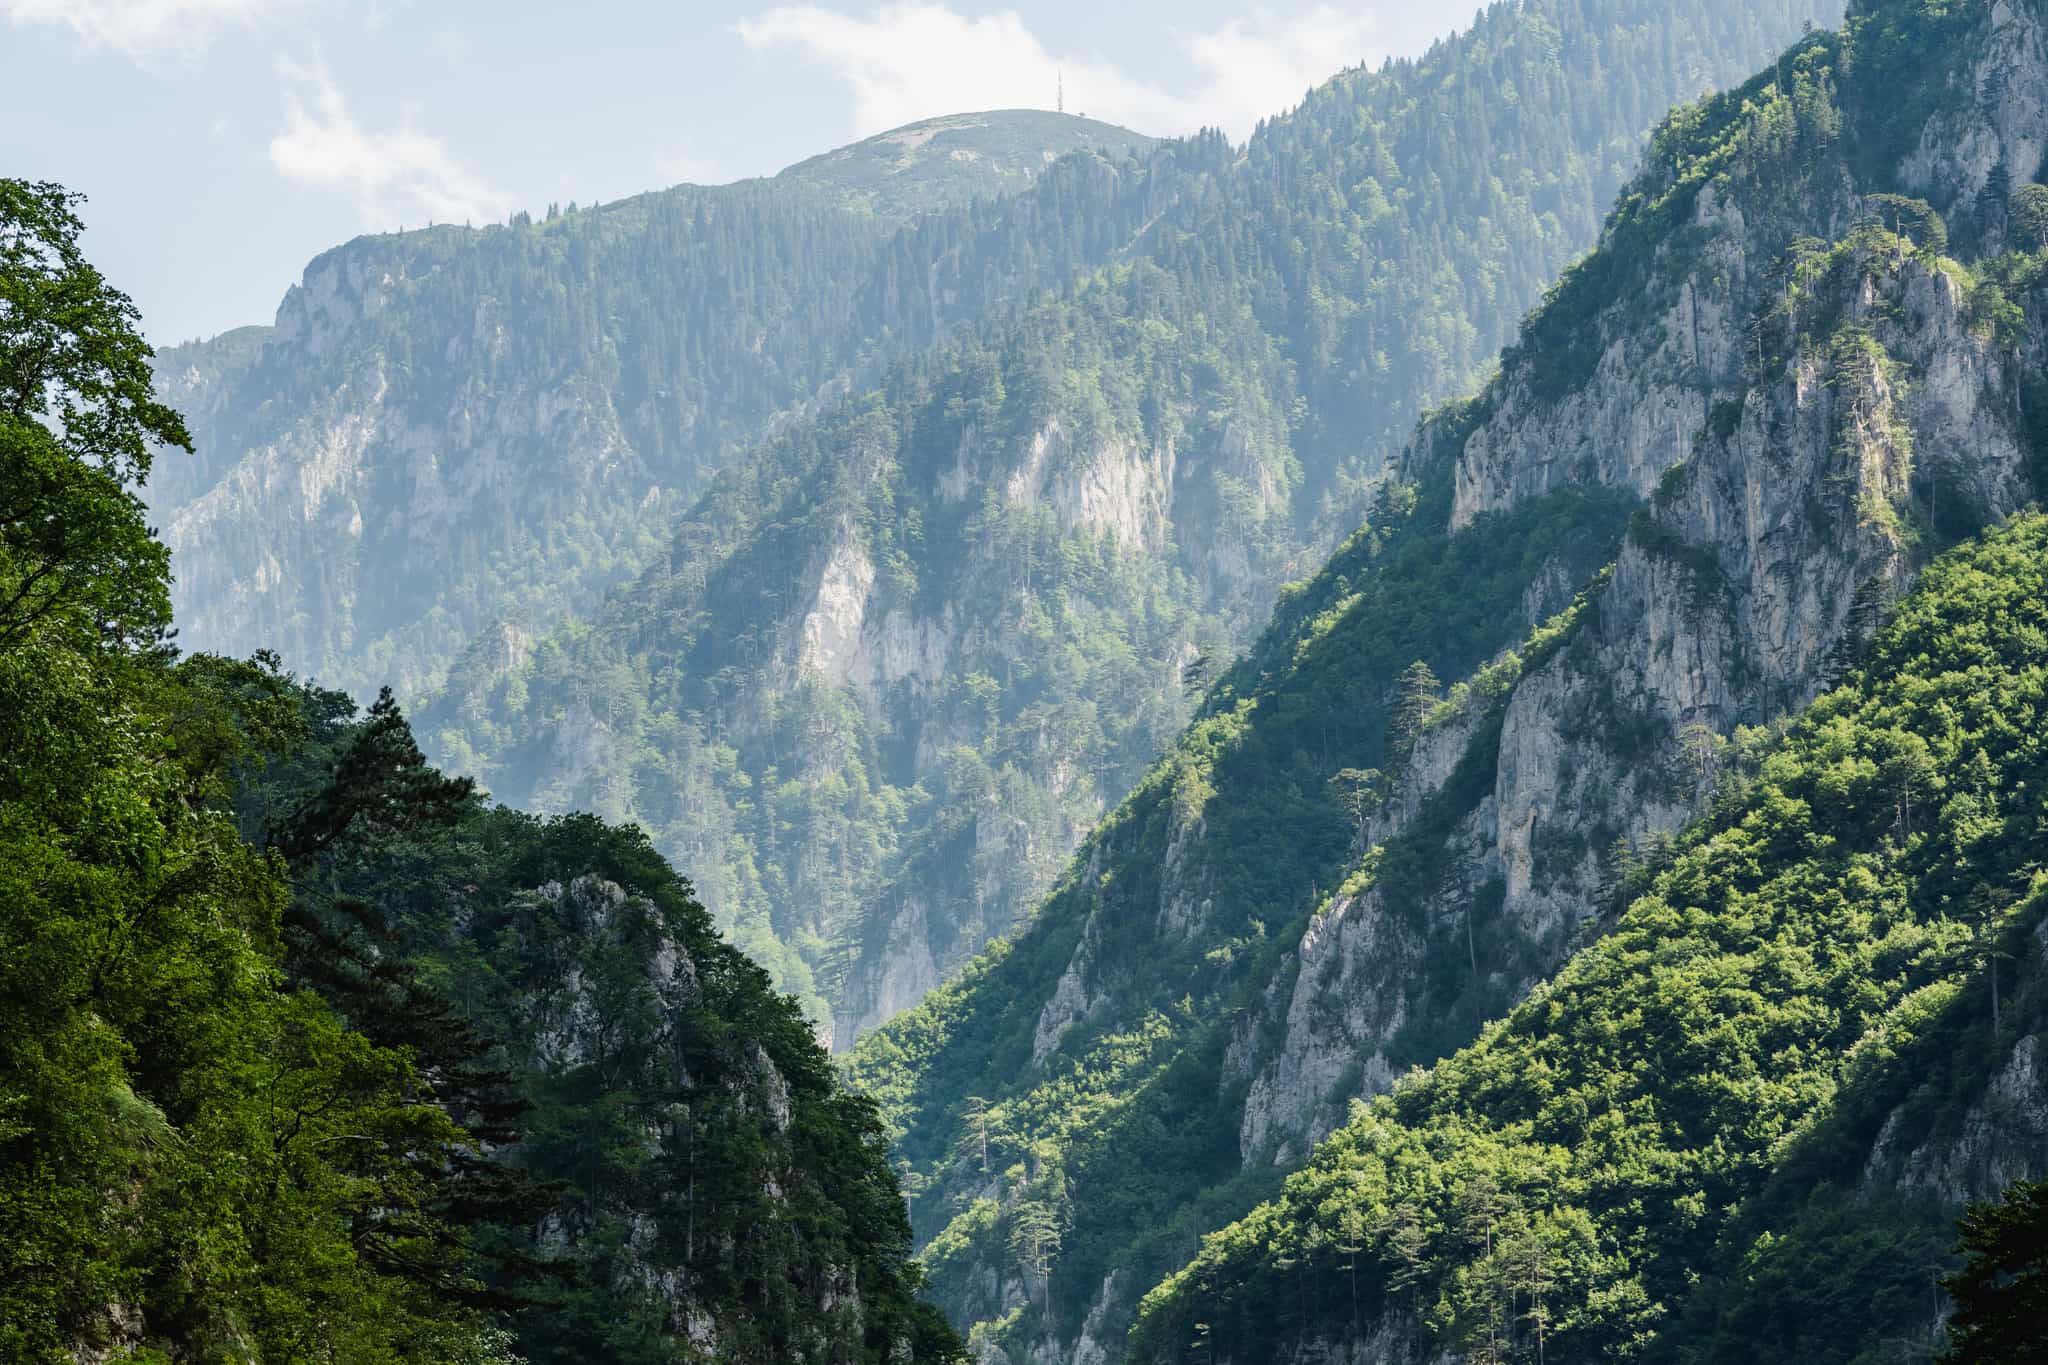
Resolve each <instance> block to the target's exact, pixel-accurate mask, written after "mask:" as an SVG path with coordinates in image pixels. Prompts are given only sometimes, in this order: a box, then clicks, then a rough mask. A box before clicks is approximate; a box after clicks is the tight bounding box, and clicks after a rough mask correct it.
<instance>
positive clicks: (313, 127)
mask: <svg viewBox="0 0 2048 1365" xmlns="http://www.w3.org/2000/svg"><path fill="white" fill-rule="evenodd" d="M278 69H279V71H280V72H281V73H282V74H283V75H284V77H285V78H286V80H287V81H288V82H290V83H291V86H292V88H291V89H290V90H289V91H288V92H287V94H286V96H285V128H284V131H283V132H281V133H279V134H278V135H277V136H276V137H274V138H272V139H271V140H270V164H271V165H272V166H274V167H276V168H277V170H278V172H279V173H280V174H282V175H284V176H285V177H287V178H288V179H291V180H296V181H299V182H301V183H303V184H309V185H328V186H334V187H337V188H340V189H345V190H347V191H349V192H350V193H352V194H353V195H354V196H355V198H356V203H357V205H358V207H359V208H360V209H361V211H362V214H363V219H364V221H365V222H366V223H368V224H369V225H371V226H375V227H393V226H397V225H399V224H402V223H408V222H409V223H415V224H417V223H421V222H424V221H432V222H436V223H461V222H474V221H490V220H493V219H497V218H501V217H503V216H504V215H505V214H506V213H507V212H508V211H509V210H510V208H511V206H512V201H511V198H510V197H509V196H508V195H506V194H504V193H502V192H500V191H498V190H495V189H493V188H492V187H491V186H490V185H488V184H487V183H485V182H484V181H483V180H482V179H481V178H480V177H479V176H477V175H476V174H475V173H473V172H472V171H470V170H468V169H467V168H466V167H464V166H463V165H462V164H461V163H460V162H459V161H457V160H456V159H455V157H454V155H453V154H452V153H451V152H450V151H449V150H448V147H447V144H446V143H444V142H442V141H441V139H440V138H437V137H433V136H430V135H429V134H426V133H423V132H420V131H419V130H418V129H416V128H412V127H402V128H399V129H396V130H394V131H391V132H384V133H372V132H365V131H364V130H363V129H362V128H361V127H360V126H358V125H357V123H356V121H355V118H354V117H353V116H352V115H351V114H350V113H349V111H348V104H347V102H346V101H345V100H344V99H343V98H342V95H341V91H340V90H338V89H336V88H335V85H334V82H333V81H332V80H330V79H329V78H328V75H327V72H326V70H325V69H324V68H321V67H317V66H316V67H314V68H313V69H311V70H308V69H306V68H304V67H301V66H299V65H297V64H296V63H293V62H288V61H287V62H281V63H279V66H278Z"/></svg>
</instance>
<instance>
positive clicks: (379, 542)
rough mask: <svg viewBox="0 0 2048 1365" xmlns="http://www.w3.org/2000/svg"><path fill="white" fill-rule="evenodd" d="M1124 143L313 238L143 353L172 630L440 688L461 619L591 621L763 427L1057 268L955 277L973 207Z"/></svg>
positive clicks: (923, 141)
mask: <svg viewBox="0 0 2048 1365" xmlns="http://www.w3.org/2000/svg"><path fill="white" fill-rule="evenodd" d="M1146 143H1147V140H1146V139H1144V138H1141V137H1138V136H1137V135H1136V134H1129V133H1123V132H1122V131H1121V130H1117V129H1112V128H1110V127H1108V126H1107V125H1104V124H1097V123H1091V122H1088V121H1086V120H1081V119H1074V118H1067V117H1064V116H1061V115H1038V114H1031V113H1004V114H988V115H980V116H975V118H974V119H966V118H963V119H956V120H951V121H942V122H941V123H934V124H922V125H917V126H915V127H913V128H910V129H905V130H901V131H900V132H898V133H893V134H885V135H883V136H882V137H880V138H876V139H871V140H870V141H868V142H866V143H862V144H859V145H858V146H856V147H853V148H848V149H846V150H845V151H844V152H842V153H834V154H831V155H829V156H827V157H823V158H819V159H817V160H815V161H812V162H807V163H805V164H804V165H802V166H798V167H793V168H791V170H790V171H789V172H787V173H785V174H784V175H782V176H778V177H775V178H772V179H766V180H752V181H744V182H741V183H739V184H736V185H729V186H721V187H716V188H702V187H697V186H688V185H685V186H679V187H677V188H675V189H671V190H666V191H662V192H659V193H654V194H646V195H640V196H638V197H635V198H631V199H626V200H621V201H619V202H617V203H613V204H605V205H600V206H595V207H590V208H584V209H578V208H576V206H575V205H573V204H572V205H570V206H569V209H568V210H567V211H566V212H563V211H559V210H557V209H555V208H550V210H549V212H548V215H547V217H546V218H545V219H544V220H543V221H540V222H534V221H532V220H531V219H530V218H529V217H528V215H526V214H524V213H521V214H517V215H514V217H513V218H512V219H511V221H510V222H508V223H504V224H496V225H492V226H487V227H483V228H470V227H459V228H458V227H451V226H441V227H429V228H427V229H424V230H420V231H413V232H404V233H396V234H389V235H384V236H376V237H364V238H359V239H357V240H356V241H353V242H350V243H349V244H347V245H345V246H342V247H338V248H336V249H335V250H333V251H330V252H327V253H325V254H324V255H322V256H320V257H319V258H317V259H315V260H314V261H313V262H312V263H311V264H310V265H308V266H307V268H306V273H305V277H304V279H303V280H302V282H301V283H300V284H298V285H296V286H294V287H293V288H292V289H291V290H290V291H289V292H288V293H287V294H286V296H285V299H284V301H283V302H282V303H281V304H280V305H279V308H278V314H277V319H276V322H275V323H274V324H273V325H272V326H270V327H268V328H241V329H238V330H236V331H234V332H230V333H228V334H227V335H225V336H223V337H220V338H217V339H216V340H214V341H210V342H202V343H196V344H193V345H188V346H180V347H174V348H168V349H166V350H164V351H163V352H162V353H161V354H160V355H158V357H157V360H156V370H157V376H158V383H159V390H160V392H161V394H162V396H163V397H164V398H165V400H166V401H168V402H170V403H172V404H173V405H175V406H176V407H178V408H179V409H180V410H181V411H183V412H184V413H186V414H187V416H188V419H189V420H190V422H191V424H192V431H193V434H194V438H195V443H196V445H197V448H198V450H199V452H200V458H198V459H197V460H194V461H189V462H187V463H185V464H183V465H182V466H181V465H177V464H174V463H173V464H166V465H165V466H164V467H163V468H161V469H160V470H159V471H158V474H157V477H156V479H155V480H154V482H153V483H152V486H151V489H150V498H151V502H152V506H153V509H154V510H155V512H156V514H157V516H158V517H159V519H160V520H161V522H162V525H163V527H164V535H165V539H166V541H167V542H168V543H169V544H170V545H171V547H172V548H173V550H174V551H176V552H177V554H178V556H179V563H180V570H179V576H178V584H177V589H176V592H177V610H178V615H179V619H180V621H181V622H182V629H183V630H184V632H185V636H186V638H187V640H188V641H190V642H191V643H193V644H194V645H196V646H198V647H200V648H208V649H219V650H224V651H226V652H229V653H235V654H242V653H247V652H248V651H249V650H252V649H255V648H258V647H268V648H275V649H277V650H279V651H281V652H282V653H283V654H284V656H285V657H286V658H287V659H288V660H289V661H290V662H291V663H292V664H293V665H294V666H296V667H300V668H304V669H306V670H309V671H310V672H312V673H314V674H315V675H317V676H319V677H321V678H323V679H325V680H327V681H329V682H332V683H335V684H338V685H342V686H345V687H347V688H350V689H352V690H353V691H355V692H357V693H358V694H368V693H372V692H374V691H375V689H376V687H377V686H379V685H380V684H381V683H383V682H386V681H389V682H393V683H395V684H397V685H398V686H400V687H401V689H403V690H404V691H405V692H406V693H407V694H408V695H419V694H421V693H423V692H425V691H428V690H430V689H432V688H434V687H437V686H439V684H440V683H441V681H442V679H443V677H444V675H445V673H446V670H447V668H448V666H449V664H450V663H451V662H452V660H453V659H454V658H455V657H456V656H458V655H459V654H460V653H461V651H462V650H463V648H464V647H465V646H466V645H467V643H468V642H469V641H470V639H471V638H472V637H473V636H475V635H477V634H478V633H479V632H481V631H483V630H485V628H487V627H491V626H494V625H497V624H498V623H501V622H503V623H506V628H508V629H512V630H515V631H519V632H523V633H527V634H531V633H534V632H536V631H538V630H540V629H542V628H544V627H545V626H546V625H547V624H548V623H550V622H553V621H555V620H558V619H560V618H561V617H562V616H563V615H564V614H565V613H574V612H576V611H578V610H581V609H584V608H587V607H590V606H592V605H594V604H595V603H596V602H597V600H598V599H599V598H600V597H601V595H602V593H603V591H604V589H605V588H607V587H608V586H611V585H613V584H615V583H618V582H620V581H621V580H623V579H626V578H628V577H629V576H630V575H631V574H632V573H633V572H634V571H636V570H637V569H639V568H640V567H641V566H642V565H643V564H644V563H645V562H646V561H647V559H648V558H649V557H650V556H651V554H652V553H653V552H654V551H655V550H657V549H658V548H659V547H660V545H661V542H662V538H663V534H664V532H665V529H666V527H667V526H668V524H669V523H670V522H671V521H672V520H673V519H674V518H675V517H676V515H677V514H678V513H680V512H681V511H682V510H684V509H686V508H687V507H688V506H689V505H690V502H691V501H692V499H693V498H694V497H695V496H696V495H697V494H698V493H699V492H700V491H701V490H702V489H703V487H704V484H705V481H706V480H707V478H708V477H709V475H710V474H711V473H713V472H714V471H716V470H717V469H718V468H720V467H722V466H723V465H725V464H726V463H728V462H730V460H731V459H732V458H733V457H734V455H735V454H736V453H737V452H738V451H740V450H742V449H744V448H746V447H748V446H750V445H752V444H753V443H754V442H756V441H757V440H758V439H759V438H760V437H761V436H762V435H763V434H764V433H765V432H767V431H768V430H770V429H771V428H772V427H773V426H774V425H775V424H777V423H778V422H784V421H787V420H789V419H790V418H791V417H792V416H793V415H795V414H799V413H802V412H803V411H805V410H806V409H808V408H810V407H813V406H815V405H817V404H819V403H820V402H824V401H827V400H829V399H830V398H832V397H833V396H835V395H836V394H837V393H838V392H839V391H840V390H842V389H843V388H844V387H846V386H847V385H848V384H859V383H865V382H867V381H868V380H870V379H871V378H872V376H873V375H874V374H875V373H876V367H877V366H878V365H879V364H880V363H881V362H882V361H883V360H885V359H886V358H887V357H889V356H892V355H896V354H900V353H902V352H903V351H904V350H905V349H906V348H912V347H917V346H922V345H926V344H929V342H930V341H931V340H933V339H934V338H935V337H936V336H937V335H938V334H939V333H942V332H943V331H945V330H946V329H947V328H948V327H950V326H951V325H953V324H954V323H956V322H958V321H960V320H962V319H965V318H971V317H973V316H977V315H978V314H979V312H980V311H982V310H983V309H984V308H985V307H986V306H988V305H989V304H990V303H992V302H994V301H997V300H999V299H1000V298H1001V297H1003V294H1002V289H1003V288H1004V287H1012V288H1015V289H1018V290H1028V289H1029V288H1030V287H1031V286H1032V284H1033V282H1034V280H1035V279H1036V275H1035V274H1034V271H1042V272H1045V273H1046V274H1047V275H1048V277H1056V276H1057V275H1058V274H1059V273H1060V272H1062V271H1064V270H1067V269H1068V268H1069V265H1068V264H1067V263H1064V262H1062V261H1060V260H1059V259H1057V254H1056V249H1055V248H1054V247H1053V246H1052V245H1051V244H1050V243H1048V244H1046V245H1044V246H1041V247H1034V248H1032V249H1031V250H1029V251H1026V252H1023V253H1021V254H1020V253H1007V254H1006V255H1005V258H1004V264H1003V267H1002V268H1001V270H1000V271H999V272H998V274H999V275H1000V280H999V281H996V282H990V281H986V280H984V279H983V272H982V270H981V269H980V264H981V263H980V261H979V260H978V257H977V254H976V253H975V252H974V251H973V250H971V249H970V248H971V243H972V240H973V239H974V238H975V237H976V236H977V235H978V234H979V233H980V232H981V231H983V225H984V224H985V223H986V222H987V220H988V219H989V218H990V217H991V215H992V214H993V213H994V212H995V210H994V209H993V207H992V205H991V203H990V202H989V201H988V200H987V199H986V198H985V197H984V196H986V195H987V194H990V193H994V192H998V191H1000V192H1012V191H1017V190H1020V189H1022V188H1024V187H1026V186H1029V185H1031V184H1033V183H1036V181H1037V180H1038V179H1039V178H1041V177H1042V176H1044V174H1045V173H1046V160H1047V158H1048V157H1057V156H1058V155H1059V154H1061V153H1063V152H1066V151H1067V150H1068V149H1071V148H1085V149H1089V150H1081V151H1076V152H1074V153H1073V157H1072V159H1073V160H1074V161H1075V162H1076V163H1077V164H1075V165H1072V166H1067V167H1065V168H1064V169H1063V171H1062V175H1063V176H1065V177H1067V178H1071V179H1076V180H1080V181H1084V182H1085V181H1088V180H1090V179H1091V178H1098V177H1108V178H1110V179H1112V180H1113V179H1114V178H1115V175H1116V171H1115V167H1116V166H1117V165H1118V164H1120V163H1119V158H1122V157H1124V156H1127V155H1129V154H1132V153H1134V152H1135V151H1137V150H1138V149H1140V148H1142V147H1143V146H1145V145H1146ZM1095 149H1103V150H1095ZM920 215H922V217H921V216H920ZM933 215H938V216H939V217H940V218H941V219H942V220H943V222H942V223H941V224H939V225H936V226H934V227H933V228H932V229H931V230H930V231H928V232H927V233H926V234H924V235H922V236H920V237H919V238H918V241H917V244H916V246H915V247H914V248H908V249H912V250H914V251H915V252H916V253H917V255H916V259H915V260H914V261H912V260H907V259H906V256H905V252H906V249H907V248H906V246H905V245H904V243H903V240H902V239H903V238H904V236H905V234H906V233H908V232H909V231H910V230H911V228H910V225H913V224H916V223H919V222H922V221H923V219H924V218H929V217H932V216H933ZM1087 259H1089V260H1093V259H1097V258H1096V257H1089V258H1087ZM955 272H958V273H959V274H960V275H961V276H962V277H964V282H963V283H961V284H959V285H954V284H952V283H951V281H950V278H949V277H950V276H951V275H952V274H953V273H955Z"/></svg>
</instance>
